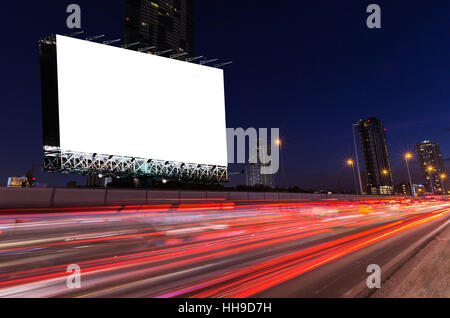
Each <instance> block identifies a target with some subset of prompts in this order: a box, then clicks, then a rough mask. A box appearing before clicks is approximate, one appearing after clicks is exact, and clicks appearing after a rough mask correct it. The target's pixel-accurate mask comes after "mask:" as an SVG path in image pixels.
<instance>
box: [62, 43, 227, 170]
mask: <svg viewBox="0 0 450 318" xmlns="http://www.w3.org/2000/svg"><path fill="white" fill-rule="evenodd" d="M56 43H57V62H58V95H59V96H58V98H59V127H60V147H61V150H63V151H73V152H83V153H97V154H102V155H116V156H127V157H135V158H145V159H155V160H166V161H175V162H184V163H194V164H209V165H218V166H227V137H226V121H225V97H224V80H223V71H222V70H220V69H216V68H212V67H207V66H201V65H198V64H193V63H187V62H182V61H177V60H173V59H169V58H164V57H158V56H154V55H151V54H145V53H140V52H136V51H131V50H125V49H121V48H117V47H112V46H107V45H102V44H99V43H95V42H90V41H84V40H79V39H74V38H70V37H65V36H60V35H57V37H56Z"/></svg>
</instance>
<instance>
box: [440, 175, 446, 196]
mask: <svg viewBox="0 0 450 318" xmlns="http://www.w3.org/2000/svg"><path fill="white" fill-rule="evenodd" d="M445 179H447V175H446V174H445V173H443V174H441V183H442V193H443V194H444V195H447V193H446V191H447V190H446V189H445Z"/></svg>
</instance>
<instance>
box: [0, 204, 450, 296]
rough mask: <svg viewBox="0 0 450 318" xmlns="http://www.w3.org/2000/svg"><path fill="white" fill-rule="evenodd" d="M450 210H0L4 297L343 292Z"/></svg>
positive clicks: (254, 207) (206, 206) (357, 206)
mask: <svg viewBox="0 0 450 318" xmlns="http://www.w3.org/2000/svg"><path fill="white" fill-rule="evenodd" d="M449 212H450V202H448V201H438V200H435V199H429V200H422V201H410V200H402V199H399V200H386V201H366V202H343V201H333V200H323V201H318V202H285V203H278V202H266V203H258V202H249V203H239V204H238V203H233V202H198V203H188V204H181V205H176V206H174V205H152V206H138V207H109V208H85V209H80V208H73V209H54V210H26V211H21V210H14V211H0V297H341V296H344V295H345V294H346V293H347V292H348V291H350V290H352V288H354V287H355V286H356V285H357V284H358V283H361V281H365V279H366V277H367V276H368V275H369V274H367V273H366V267H367V265H369V264H379V265H380V266H382V267H383V265H385V264H387V263H389V261H390V260H391V259H393V258H395V257H396V255H399V254H400V253H402V251H404V250H405V249H407V248H408V246H411V244H412V243H413V242H415V241H418V240H420V239H421V238H422V237H424V236H426V235H427V233H430V232H432V231H433V230H434V229H436V228H437V227H439V226H441V225H442V224H445V223H446V222H448V220H449V219H450V213H449ZM70 264H77V265H79V266H80V268H81V273H82V274H81V288H80V289H69V288H68V287H67V285H66V279H67V277H68V275H70V273H67V271H66V268H67V266H68V265H70Z"/></svg>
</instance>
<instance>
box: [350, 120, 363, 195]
mask: <svg viewBox="0 0 450 318" xmlns="http://www.w3.org/2000/svg"><path fill="white" fill-rule="evenodd" d="M355 127H358V124H353V126H352V131H353V145H354V146H355V157H356V167H357V169H358V180H359V190H360V193H361V194H363V187H362V181H361V170H360V169H359V158H358V147H356V134H355ZM356 194H358V193H356Z"/></svg>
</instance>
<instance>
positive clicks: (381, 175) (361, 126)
mask: <svg viewBox="0 0 450 318" xmlns="http://www.w3.org/2000/svg"><path fill="white" fill-rule="evenodd" d="M358 131H359V140H360V143H361V150H362V154H363V160H364V165H365V167H366V177H367V178H366V183H367V192H368V193H369V194H392V193H393V190H394V189H393V185H394V180H393V178H392V169H391V161H390V159H389V151H388V146H387V142H386V133H385V130H384V127H383V123H382V122H381V120H379V119H377V118H369V119H368V120H361V121H360V122H359V123H358Z"/></svg>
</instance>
